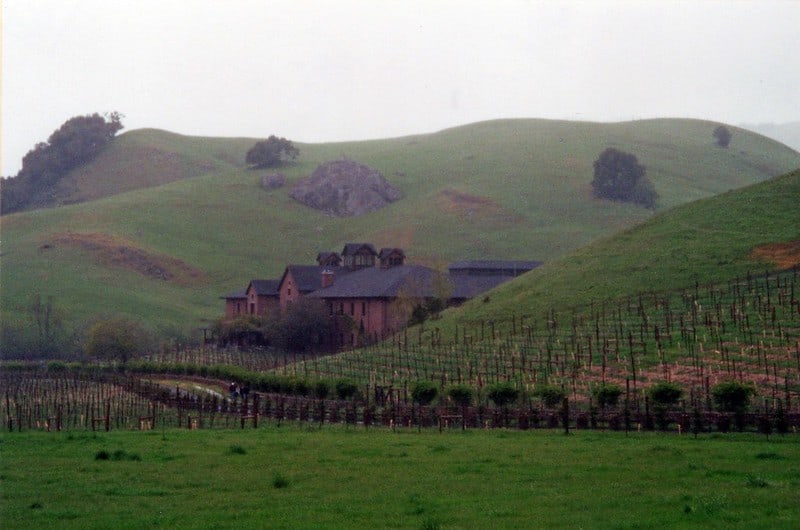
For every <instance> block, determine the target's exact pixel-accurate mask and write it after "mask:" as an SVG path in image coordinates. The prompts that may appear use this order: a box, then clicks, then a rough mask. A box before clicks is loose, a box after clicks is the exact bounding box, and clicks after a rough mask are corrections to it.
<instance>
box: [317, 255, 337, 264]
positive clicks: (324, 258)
mask: <svg viewBox="0 0 800 530" xmlns="http://www.w3.org/2000/svg"><path fill="white" fill-rule="evenodd" d="M341 262H342V258H341V256H339V253H338V252H320V253H319V254H317V264H321V263H325V264H331V265H333V264H335V265H339V264H341Z"/></svg>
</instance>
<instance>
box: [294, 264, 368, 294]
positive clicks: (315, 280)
mask: <svg viewBox="0 0 800 530" xmlns="http://www.w3.org/2000/svg"><path fill="white" fill-rule="evenodd" d="M326 270H328V271H331V272H333V274H334V278H344V277H345V276H347V275H349V274H352V272H353V271H351V270H350V269H348V268H347V267H330V266H320V265H289V266H287V267H286V271H285V272H284V273H283V275H284V277H285V276H286V274H287V273H291V275H292V278H294V281H295V285H296V286H297V289H298V290H299V291H300V292H301V293H310V292H312V291H316V290H317V289H319V288H320V287H322V271H326ZM334 281H335V280H334ZM282 282H283V278H281V280H280V281H279V283H282Z"/></svg>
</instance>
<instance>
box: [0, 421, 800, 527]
mask: <svg viewBox="0 0 800 530" xmlns="http://www.w3.org/2000/svg"><path fill="white" fill-rule="evenodd" d="M795 438H796V437H795V436H794V435H791V436H788V437H786V438H778V437H772V438H771V439H770V440H768V441H767V440H765V439H764V438H763V437H756V436H755V435H726V436H712V437H702V436H701V437H700V438H699V439H694V438H692V437H690V436H677V435H654V434H638V433H637V434H631V435H629V436H627V437H626V436H624V435H622V434H619V433H597V432H581V431H578V432H577V433H575V434H572V435H570V436H564V435H563V434H561V433H559V432H557V431H536V432H518V431H517V432H511V431H491V432H489V431H486V432H482V431H467V432H461V431H455V432H444V433H439V432H437V431H423V432H421V433H417V432H416V431H411V432H396V433H395V432H392V431H388V430H374V429H373V430H370V431H369V432H365V431H364V430H349V431H345V430H342V429H340V428H330V427H326V428H325V429H323V430H322V431H317V430H314V429H307V428H304V427H298V426H294V427H287V426H284V427H280V428H278V427H275V426H265V427H262V428H260V429H258V430H247V431H213V432H212V431H174V430H167V431H163V432H162V431H150V432H111V433H97V434H95V433H91V432H70V433H41V432H24V433H11V434H9V433H4V434H2V435H1V436H0V443H1V444H2V445H1V446H0V448H1V449H2V454H3V458H2V460H1V461H0V470H1V472H2V476H0V479H2V483H0V486H2V511H0V520H2V523H3V526H4V527H5V528H44V527H55V528H80V529H86V528H110V527H113V528H150V527H165V528H676V527H681V528H685V527H703V528H726V529H728V528H747V529H753V528H769V529H780V528H787V529H788V528H797V527H798V526H799V525H800V503H798V492H799V491H800V464H798V462H800V445H798V444H797V440H796V439H795ZM103 457H106V459H103Z"/></svg>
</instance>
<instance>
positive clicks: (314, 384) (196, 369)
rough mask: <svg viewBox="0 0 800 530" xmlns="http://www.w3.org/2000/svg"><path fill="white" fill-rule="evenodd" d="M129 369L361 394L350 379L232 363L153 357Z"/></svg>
mask: <svg viewBox="0 0 800 530" xmlns="http://www.w3.org/2000/svg"><path fill="white" fill-rule="evenodd" d="M126 368H127V370H128V371H130V372H135V373H155V374H175V375H190V376H199V377H208V378H211V379H222V380H224V381H233V382H236V383H237V384H239V385H247V386H248V387H250V388H251V389H253V390H256V391H259V392H269V393H275V394H287V395H294V396H313V397H315V398H318V399H325V398H328V397H333V396H336V397H338V398H339V399H352V398H354V397H357V396H358V394H359V389H358V386H357V385H356V384H355V383H354V382H352V381H350V380H348V379H338V380H335V381H329V380H326V379H317V380H313V381H309V380H306V379H303V378H300V377H295V376H288V375H278V374H265V373H261V372H253V371H250V370H246V369H244V368H242V367H240V366H234V365H230V364H212V365H198V364H190V363H171V364H166V363H156V362H152V361H132V362H129V363H128V364H127V365H126Z"/></svg>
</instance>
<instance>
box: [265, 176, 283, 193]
mask: <svg viewBox="0 0 800 530" xmlns="http://www.w3.org/2000/svg"><path fill="white" fill-rule="evenodd" d="M285 183H286V176H285V175H284V174H283V173H270V174H268V175H264V176H263V177H261V187H262V188H264V189H266V190H274V189H277V188H280V187H281V186H283V185H284V184H285Z"/></svg>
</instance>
